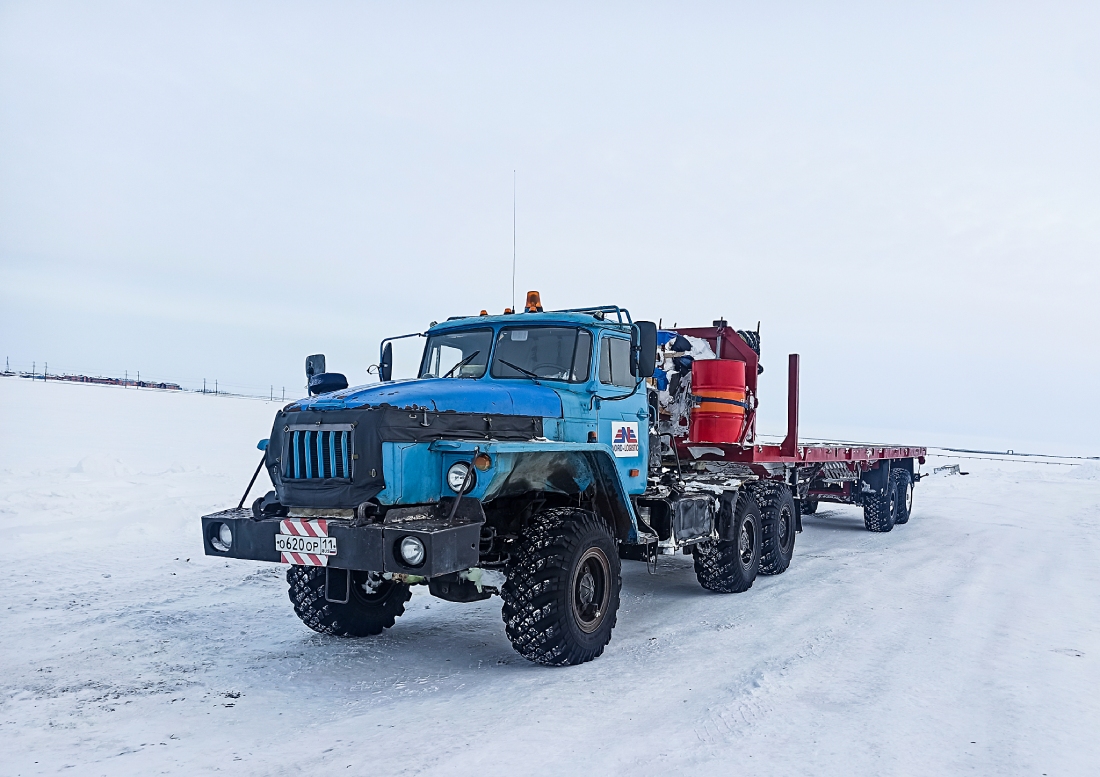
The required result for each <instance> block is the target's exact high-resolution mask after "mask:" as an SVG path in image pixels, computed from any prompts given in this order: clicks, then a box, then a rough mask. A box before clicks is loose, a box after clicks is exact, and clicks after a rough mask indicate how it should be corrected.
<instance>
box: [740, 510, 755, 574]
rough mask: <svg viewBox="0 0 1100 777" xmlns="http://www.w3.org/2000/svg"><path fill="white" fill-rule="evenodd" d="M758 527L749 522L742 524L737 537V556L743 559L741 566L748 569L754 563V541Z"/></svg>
mask: <svg viewBox="0 0 1100 777" xmlns="http://www.w3.org/2000/svg"><path fill="white" fill-rule="evenodd" d="M755 532H756V527H755V526H754V525H753V524H752V523H751V522H749V521H744V522H743V523H742V524H741V531H740V532H739V533H738V535H737V555H738V556H740V558H741V565H742V566H744V567H748V566H749V565H750V564H751V563H752V556H753V545H754V544H755V543H754V542H753V541H754V540H755V538H756V537H755Z"/></svg>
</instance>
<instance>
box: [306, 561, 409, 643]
mask: <svg viewBox="0 0 1100 777" xmlns="http://www.w3.org/2000/svg"><path fill="white" fill-rule="evenodd" d="M286 581H287V583H289V584H290V590H289V591H288V592H287V593H288V594H289V596H290V602H291V604H293V605H294V612H295V614H296V615H297V616H298V617H299V618H301V619H302V623H304V624H306V625H307V626H309V627H310V628H311V629H313V630H314V631H316V632H318V633H320V634H331V635H332V636H334V637H369V636H373V635H375V634H381V633H382V629H388V628H389V627H390V626H392V625H393V624H394V621H395V620H396V619H397V618H398V617H399V616H400V615H402V614H403V613H404V612H405V602H407V601H409V597H411V596H412V592H411V591H410V590H409V586H408V585H406V584H405V583H395V582H393V581H392V580H380V579H372V578H370V577H368V575H367V573H366V572H352V573H351V591H350V592H349V595H348V601H347V604H337V603H335V602H328V601H325V568H324V567H299V566H292V567H290V569H288V570H287V571H286Z"/></svg>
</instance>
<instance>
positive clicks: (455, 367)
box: [443, 351, 481, 378]
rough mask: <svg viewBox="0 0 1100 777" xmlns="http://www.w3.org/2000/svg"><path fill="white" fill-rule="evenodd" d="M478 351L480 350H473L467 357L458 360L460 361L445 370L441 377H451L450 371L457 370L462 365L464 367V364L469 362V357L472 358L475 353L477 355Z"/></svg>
mask: <svg viewBox="0 0 1100 777" xmlns="http://www.w3.org/2000/svg"><path fill="white" fill-rule="evenodd" d="M479 353H481V351H474V352H473V353H472V354H470V355H469V356H467V357H466V358H465V359H463V360H462V361H460V362H459V363H458V364H456V365H455V366H454V367H451V369H449V370H447V374H446V375H444V376H443V377H444V378H449V377H451V373H452V372H454V371H455V370H459V369H462V368H463V367H465V366H466V365H467V364H469V363H470V360H471V359H473V358H474V357H475V356H477V355H478V354H479Z"/></svg>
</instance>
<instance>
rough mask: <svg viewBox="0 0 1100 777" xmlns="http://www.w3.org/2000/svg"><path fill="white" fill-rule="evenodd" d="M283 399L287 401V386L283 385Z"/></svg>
mask: <svg viewBox="0 0 1100 777" xmlns="http://www.w3.org/2000/svg"><path fill="white" fill-rule="evenodd" d="M283 401H284V402H286V386H283Z"/></svg>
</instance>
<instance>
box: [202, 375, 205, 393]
mask: <svg viewBox="0 0 1100 777" xmlns="http://www.w3.org/2000/svg"><path fill="white" fill-rule="evenodd" d="M202 393H203V394H205V393H206V378H203V379H202Z"/></svg>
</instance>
